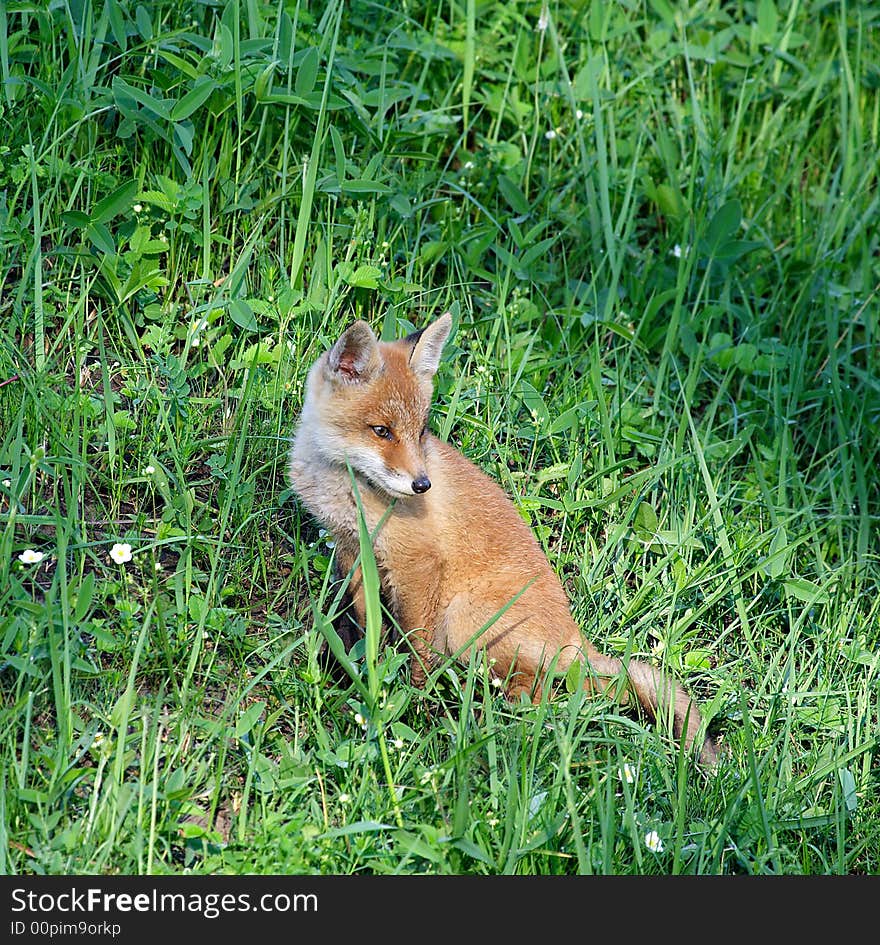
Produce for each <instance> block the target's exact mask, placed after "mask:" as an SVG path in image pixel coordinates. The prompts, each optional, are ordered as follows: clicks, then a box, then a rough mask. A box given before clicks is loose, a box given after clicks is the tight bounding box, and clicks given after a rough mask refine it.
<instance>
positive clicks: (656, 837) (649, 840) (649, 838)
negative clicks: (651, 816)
mask: <svg viewBox="0 0 880 945" xmlns="http://www.w3.org/2000/svg"><path fill="white" fill-rule="evenodd" d="M645 846H646V847H647V848H648V849H649V850H650V851H651V852H652V853H662V852H663V841H662V840H661V839H660V834H659V833H657V831H656V830H649V831H648V832H647V833H646V834H645Z"/></svg>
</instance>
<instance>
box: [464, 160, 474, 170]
mask: <svg viewBox="0 0 880 945" xmlns="http://www.w3.org/2000/svg"><path fill="white" fill-rule="evenodd" d="M464 169H465V170H466V171H472V170H473V169H474V162H473V161H465V162H464Z"/></svg>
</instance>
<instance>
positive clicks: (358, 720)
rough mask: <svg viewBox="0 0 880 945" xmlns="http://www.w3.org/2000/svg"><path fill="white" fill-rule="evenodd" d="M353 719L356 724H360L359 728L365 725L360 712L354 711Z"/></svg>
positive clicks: (365, 722) (365, 721)
mask: <svg viewBox="0 0 880 945" xmlns="http://www.w3.org/2000/svg"><path fill="white" fill-rule="evenodd" d="M354 720H355V723H356V724H357V725H360V727H361V728H366V727H367V720H366V719H365V718H364V717H363V716H362V715H361V714H360V712H355V714H354Z"/></svg>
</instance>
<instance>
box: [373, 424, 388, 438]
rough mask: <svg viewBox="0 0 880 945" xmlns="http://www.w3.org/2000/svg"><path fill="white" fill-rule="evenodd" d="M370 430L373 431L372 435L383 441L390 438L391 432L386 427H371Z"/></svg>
mask: <svg viewBox="0 0 880 945" xmlns="http://www.w3.org/2000/svg"><path fill="white" fill-rule="evenodd" d="M372 429H373V433H375V434H376V436H379V437H381V438H382V439H383V440H390V439H391V438H392V433H391V430H390V429H389V428H388V427H383V426H381V425H377V426H375V427H373V428H372Z"/></svg>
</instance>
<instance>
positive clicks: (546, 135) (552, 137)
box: [544, 128, 556, 141]
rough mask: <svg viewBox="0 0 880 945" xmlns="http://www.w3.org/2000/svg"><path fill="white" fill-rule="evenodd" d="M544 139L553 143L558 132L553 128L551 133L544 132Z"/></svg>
mask: <svg viewBox="0 0 880 945" xmlns="http://www.w3.org/2000/svg"><path fill="white" fill-rule="evenodd" d="M544 137H545V138H546V139H547V140H548V141H552V140H553V139H554V138H555V137H556V132H555V131H554V130H553V129H552V128H551V129H550V130H549V131H545V132H544Z"/></svg>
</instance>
